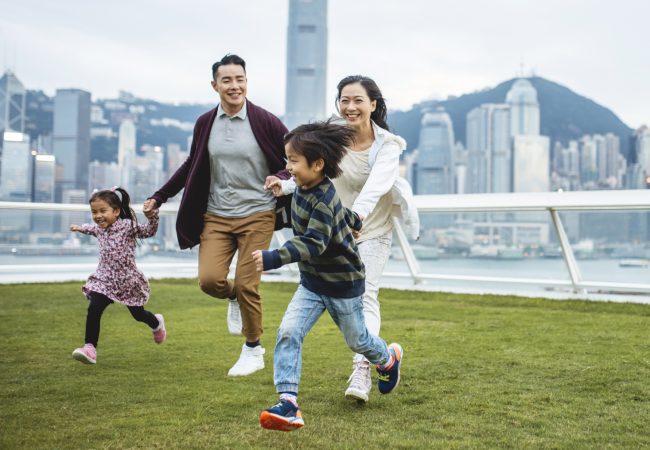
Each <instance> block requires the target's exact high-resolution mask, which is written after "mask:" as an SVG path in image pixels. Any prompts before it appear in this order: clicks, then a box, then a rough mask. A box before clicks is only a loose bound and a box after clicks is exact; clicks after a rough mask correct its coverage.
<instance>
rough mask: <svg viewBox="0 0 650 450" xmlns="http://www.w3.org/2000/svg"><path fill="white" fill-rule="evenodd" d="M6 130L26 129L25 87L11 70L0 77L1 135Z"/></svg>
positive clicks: (21, 131)
mask: <svg viewBox="0 0 650 450" xmlns="http://www.w3.org/2000/svg"><path fill="white" fill-rule="evenodd" d="M5 130H7V131H17V132H19V133H23V132H24V131H25V87H24V86H23V84H22V83H21V82H20V81H19V80H18V78H16V75H14V73H13V72H12V71H10V70H8V71H7V72H5V74H4V75H3V76H2V78H0V136H2V133H3V132H4V131H5ZM0 145H1V144H0Z"/></svg>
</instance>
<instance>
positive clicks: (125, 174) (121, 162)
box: [117, 119, 136, 189]
mask: <svg viewBox="0 0 650 450" xmlns="http://www.w3.org/2000/svg"><path fill="white" fill-rule="evenodd" d="M135 138H136V129H135V124H134V123H133V121H132V120H131V119H125V120H123V121H122V123H121V124H120V133H119V138H118V142H117V165H118V166H119V167H120V170H121V176H120V181H119V182H118V183H117V184H119V185H120V186H123V187H124V188H125V189H129V187H130V170H131V166H132V165H133V160H134V159H135V142H136V141H135Z"/></svg>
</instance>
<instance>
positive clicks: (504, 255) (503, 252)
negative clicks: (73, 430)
mask: <svg viewBox="0 0 650 450" xmlns="http://www.w3.org/2000/svg"><path fill="white" fill-rule="evenodd" d="M497 257H498V258H499V259H524V250H523V249H521V248H517V247H505V248H500V249H499V250H498V252H497Z"/></svg>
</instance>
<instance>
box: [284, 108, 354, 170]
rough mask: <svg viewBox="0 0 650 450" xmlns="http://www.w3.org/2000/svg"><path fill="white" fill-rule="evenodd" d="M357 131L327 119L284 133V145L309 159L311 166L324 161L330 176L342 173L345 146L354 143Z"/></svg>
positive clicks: (324, 168)
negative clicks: (340, 165) (341, 166)
mask: <svg viewBox="0 0 650 450" xmlns="http://www.w3.org/2000/svg"><path fill="white" fill-rule="evenodd" d="M354 136H355V131H354V130H353V129H351V128H348V127H346V126H344V125H337V124H334V123H332V122H331V121H329V120H327V121H325V122H313V123H307V124H304V125H300V126H299V127H296V128H294V129H293V130H291V131H290V132H289V133H287V134H285V135H284V145H287V144H289V145H291V147H292V148H293V150H294V151H295V152H296V153H298V154H299V155H302V156H304V157H305V159H307V163H308V164H309V165H310V166H311V165H312V164H313V163H314V162H315V161H317V160H319V159H322V160H323V162H324V167H323V173H324V174H325V176H327V177H329V178H336V177H338V176H339V175H341V168H340V167H339V163H340V162H341V160H342V159H343V156H344V155H345V147H349V146H351V145H352V144H353V143H354Z"/></svg>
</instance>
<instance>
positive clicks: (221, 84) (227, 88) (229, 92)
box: [212, 64, 246, 115]
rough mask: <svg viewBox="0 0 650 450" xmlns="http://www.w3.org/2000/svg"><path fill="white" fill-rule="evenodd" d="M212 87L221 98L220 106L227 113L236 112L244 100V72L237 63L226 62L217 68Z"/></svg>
mask: <svg viewBox="0 0 650 450" xmlns="http://www.w3.org/2000/svg"><path fill="white" fill-rule="evenodd" d="M212 87H213V89H214V90H215V91H217V93H218V94H219V97H220V98H221V107H222V108H223V109H224V111H225V112H226V113H227V114H229V115H232V114H236V113H237V112H239V110H240V109H242V106H244V101H245V100H246V72H244V68H243V67H242V66H240V65H238V64H226V65H225V66H220V67H219V68H218V69H217V73H216V79H215V80H212Z"/></svg>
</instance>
